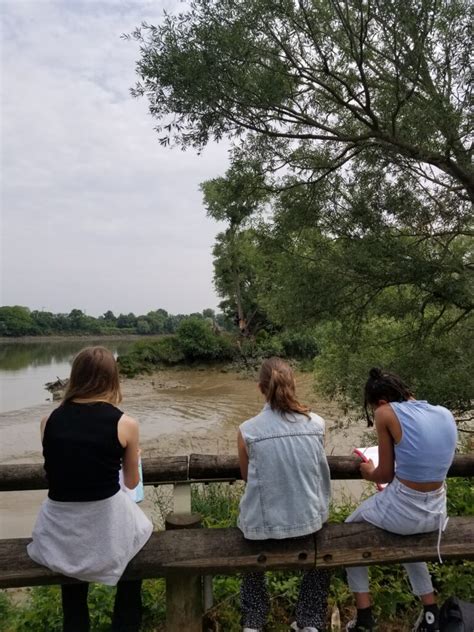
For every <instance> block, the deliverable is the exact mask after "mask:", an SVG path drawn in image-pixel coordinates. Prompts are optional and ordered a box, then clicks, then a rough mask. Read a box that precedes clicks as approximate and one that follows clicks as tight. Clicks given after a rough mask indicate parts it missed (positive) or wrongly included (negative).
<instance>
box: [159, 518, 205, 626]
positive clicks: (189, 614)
mask: <svg viewBox="0 0 474 632" xmlns="http://www.w3.org/2000/svg"><path fill="white" fill-rule="evenodd" d="M200 524H201V516H200V514H187V515H186V514H169V515H168V516H167V518H166V521H165V528H166V530H174V529H196V528H197V527H199V526H200ZM202 617H203V608H202V581H201V576H200V575H189V573H186V572H184V573H180V572H176V573H175V572H173V573H171V574H170V575H168V576H167V578H166V630H167V632H183V631H184V630H186V632H202Z"/></svg>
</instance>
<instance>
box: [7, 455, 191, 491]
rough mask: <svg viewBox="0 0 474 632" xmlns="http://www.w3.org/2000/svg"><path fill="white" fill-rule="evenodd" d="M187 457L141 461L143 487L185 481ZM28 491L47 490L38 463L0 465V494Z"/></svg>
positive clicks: (42, 472) (46, 482)
mask: <svg viewBox="0 0 474 632" xmlns="http://www.w3.org/2000/svg"><path fill="white" fill-rule="evenodd" d="M188 464H189V458H188V457H187V456H164V457H160V458H146V459H143V479H144V483H145V485H154V484H156V485H160V484H163V483H169V482H176V481H186V480H187V479H188ZM29 489H48V481H47V480H46V475H45V472H44V469H43V465H42V464H39V463H35V464H33V463H25V464H16V463H15V464H2V465H0V492H11V491H22V490H29Z"/></svg>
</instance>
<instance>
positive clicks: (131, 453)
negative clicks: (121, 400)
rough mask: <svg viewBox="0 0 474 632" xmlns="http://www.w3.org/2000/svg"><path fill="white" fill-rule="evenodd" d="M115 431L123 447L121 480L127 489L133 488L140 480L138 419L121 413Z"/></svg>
mask: <svg viewBox="0 0 474 632" xmlns="http://www.w3.org/2000/svg"><path fill="white" fill-rule="evenodd" d="M117 432H118V439H119V441H120V443H121V445H122V446H123V447H124V448H125V453H124V455H123V459H122V472H123V482H124V483H125V485H126V487H128V488H129V489H134V488H135V487H136V486H137V485H138V483H139V482H140V475H139V473H138V460H139V457H140V449H139V447H138V440H139V430H138V421H137V420H136V419H134V418H133V417H129V416H128V415H122V417H121V418H120V420H119V422H118V429H117Z"/></svg>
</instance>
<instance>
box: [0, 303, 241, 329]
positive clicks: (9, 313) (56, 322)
mask: <svg viewBox="0 0 474 632" xmlns="http://www.w3.org/2000/svg"><path fill="white" fill-rule="evenodd" d="M190 316H192V317H195V318H200V319H208V320H209V321H212V323H213V324H214V325H215V326H216V327H218V328H221V329H232V328H233V323H232V322H230V321H229V319H228V318H227V317H226V316H224V314H215V312H214V310H212V309H205V310H203V311H202V312H198V313H193V314H169V313H168V312H167V311H166V310H165V309H157V310H154V311H150V312H148V313H147V314H144V315H140V316H136V315H135V314H133V313H130V314H119V315H118V316H115V314H114V313H113V312H112V311H110V310H108V311H107V312H105V313H104V314H103V315H102V316H99V317H97V318H95V317H94V316H88V315H87V314H85V313H84V312H83V311H82V310H80V309H73V310H71V311H70V312H69V314H53V313H52V312H45V311H39V310H30V309H29V308H28V307H23V306H20V305H15V306H3V307H0V336H50V335H73V334H76V335H80V334H86V335H87V334H92V335H122V334H139V335H142V336H144V335H148V334H150V335H159V334H172V333H174V332H175V331H176V330H177V328H178V325H179V324H180V323H181V322H182V321H183V320H185V319H187V318H189V317H190Z"/></svg>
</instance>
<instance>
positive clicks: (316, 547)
mask: <svg viewBox="0 0 474 632" xmlns="http://www.w3.org/2000/svg"><path fill="white" fill-rule="evenodd" d="M437 539H438V533H437V532H434V533H428V534H423V535H412V536H411V535H410V536H399V535H394V534H392V533H388V532H387V531H383V530H382V529H378V528H377V527H373V526H372V525H369V524H367V523H351V524H328V525H326V526H324V527H323V529H321V531H319V532H318V533H316V534H314V536H313V535H311V536H307V537H306V538H299V539H293V540H266V541H261V542H259V541H250V540H245V539H244V538H243V537H242V534H241V532H240V531H239V529H235V528H232V529H189V530H187V529H185V530H179V531H162V532H158V533H154V534H153V535H152V537H151V538H150V540H149V541H148V542H147V544H146V545H145V547H144V548H143V549H142V550H141V551H140V552H139V553H138V555H137V556H136V557H135V558H134V559H133V560H132V561H131V562H130V564H129V566H128V568H127V570H126V572H125V577H126V578H127V579H136V578H152V577H160V576H166V575H168V574H169V573H176V572H179V573H181V572H182V573H185V574H188V573H191V574H200V575H206V574H212V575H215V574H223V575H232V574H235V573H241V572H248V571H256V570H297V569H300V570H301V569H310V568H313V567H314V565H315V562H316V565H317V566H318V567H322V568H334V567H339V566H358V565H369V564H390V563H396V562H415V561H420V560H425V561H436V560H437V559H438V558H437ZM28 542H29V540H27V539H21V540H20V539H18V540H0V588H8V587H16V586H34V585H41V584H59V583H68V582H71V581H74V580H70V579H67V578H65V577H63V576H61V575H58V574H57V573H54V572H52V571H50V570H48V569H46V568H44V567H43V566H39V565H38V564H35V563H34V562H33V561H32V560H30V558H29V557H28V555H27V552H26V545H27V543H28ZM441 554H442V556H443V559H444V560H449V559H463V560H473V559H474V517H456V518H451V519H450V521H449V523H448V527H447V529H446V531H445V533H444V534H443V538H442V541H441Z"/></svg>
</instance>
